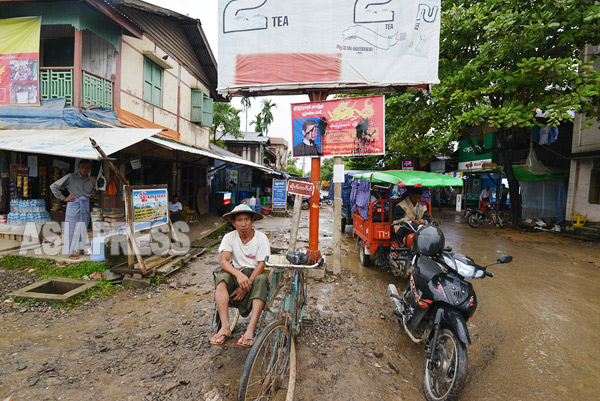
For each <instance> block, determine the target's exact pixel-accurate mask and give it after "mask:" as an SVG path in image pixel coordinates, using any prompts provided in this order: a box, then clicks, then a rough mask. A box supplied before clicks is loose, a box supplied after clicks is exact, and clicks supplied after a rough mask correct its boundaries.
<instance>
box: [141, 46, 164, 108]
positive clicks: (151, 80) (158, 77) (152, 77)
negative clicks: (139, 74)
mask: <svg viewBox="0 0 600 401" xmlns="http://www.w3.org/2000/svg"><path fill="white" fill-rule="evenodd" d="M162 81H163V69H162V68H160V67H159V66H158V65H156V63H154V62H152V61H151V60H149V59H148V58H144V101H146V102H148V103H152V104H153V105H155V106H158V107H162Z"/></svg>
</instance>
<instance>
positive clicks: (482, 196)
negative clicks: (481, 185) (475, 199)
mask: <svg viewBox="0 0 600 401" xmlns="http://www.w3.org/2000/svg"><path fill="white" fill-rule="evenodd" d="M485 198H488V199H489V200H490V201H491V200H492V190H491V189H490V190H489V191H488V190H487V189H484V190H483V191H481V194H480V195H479V201H482V200H483V199H485Z"/></svg>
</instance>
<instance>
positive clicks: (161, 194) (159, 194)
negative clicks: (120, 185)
mask: <svg viewBox="0 0 600 401" xmlns="http://www.w3.org/2000/svg"><path fill="white" fill-rule="evenodd" d="M131 202H132V213H133V216H132V219H133V231H134V232H139V231H142V230H149V229H150V228H154V227H157V226H161V225H163V224H168V223H169V209H168V202H169V195H168V194H167V189H166V188H158V189H134V190H132V192H131Z"/></svg>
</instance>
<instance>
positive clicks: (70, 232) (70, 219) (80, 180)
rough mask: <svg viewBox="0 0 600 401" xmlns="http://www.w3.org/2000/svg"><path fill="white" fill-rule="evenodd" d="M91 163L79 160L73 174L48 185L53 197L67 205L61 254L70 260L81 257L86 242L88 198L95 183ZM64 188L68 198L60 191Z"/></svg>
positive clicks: (88, 215)
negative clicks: (66, 255) (91, 174)
mask: <svg viewBox="0 0 600 401" xmlns="http://www.w3.org/2000/svg"><path fill="white" fill-rule="evenodd" d="M91 171H92V163H91V162H90V161H89V160H81V161H80V162H79V165H78V166H77V170H76V171H75V172H74V173H70V174H67V175H65V176H64V177H63V178H61V179H60V180H58V181H56V182H53V183H52V185H50V190H51V191H52V194H54V196H55V197H56V198H57V199H59V200H61V201H63V202H66V203H67V211H66V213H65V227H64V243H63V253H64V254H68V255H69V258H70V259H73V260H77V259H79V255H83V248H84V247H85V244H86V240H87V227H88V225H89V223H90V197H91V196H92V191H93V190H94V184H95V181H94V179H92V177H91V176H90V173H91ZM61 188H65V189H66V190H67V192H69V196H64V195H63V194H62V192H61V191H60V189H61Z"/></svg>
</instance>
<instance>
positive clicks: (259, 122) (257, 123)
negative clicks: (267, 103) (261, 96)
mask: <svg viewBox="0 0 600 401" xmlns="http://www.w3.org/2000/svg"><path fill="white" fill-rule="evenodd" d="M250 125H254V130H255V131H256V132H260V133H262V132H263V131H264V126H263V119H262V114H260V113H259V114H257V115H256V118H255V119H254V120H252V121H250Z"/></svg>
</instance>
